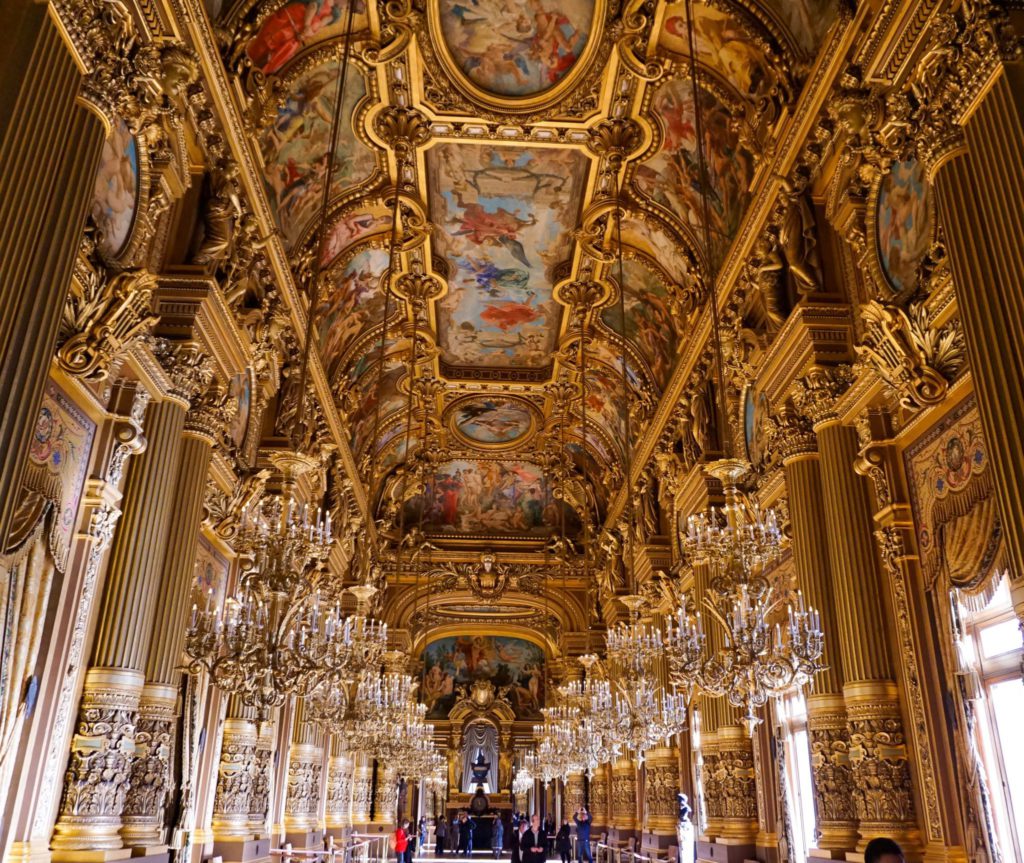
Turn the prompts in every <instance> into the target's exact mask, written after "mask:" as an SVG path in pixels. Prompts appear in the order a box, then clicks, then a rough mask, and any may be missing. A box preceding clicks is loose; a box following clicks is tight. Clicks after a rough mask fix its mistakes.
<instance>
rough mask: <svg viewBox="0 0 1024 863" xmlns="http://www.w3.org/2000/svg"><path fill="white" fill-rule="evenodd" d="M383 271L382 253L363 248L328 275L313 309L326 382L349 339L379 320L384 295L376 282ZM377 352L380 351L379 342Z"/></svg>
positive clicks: (384, 256) (385, 263) (385, 261)
mask: <svg viewBox="0 0 1024 863" xmlns="http://www.w3.org/2000/svg"><path fill="white" fill-rule="evenodd" d="M387 268H388V253H387V252H386V251H384V250H383V249H364V250H362V251H360V252H357V253H356V254H355V255H354V256H353V257H352V259H351V260H350V261H349V262H348V263H347V264H345V265H344V266H343V267H339V268H337V269H335V270H334V271H333V272H332V273H331V274H330V277H329V279H328V283H327V290H326V292H325V296H324V297H323V299H322V300H321V302H320V305H319V306H318V307H317V310H316V314H317V330H318V333H319V337H320V358H321V359H322V360H323V364H324V369H325V370H326V372H327V377H328V379H331V380H333V378H334V375H335V373H336V372H337V370H338V364H339V362H340V361H341V358H342V355H343V354H344V353H345V350H346V349H347V348H348V347H349V345H351V344H352V340H353V339H355V338H356V337H357V336H358V335H359V334H360V333H362V332H363V331H364V330H366V329H367V327H371V326H373V325H374V324H379V323H380V322H381V320H383V317H384V294H383V292H382V291H381V290H380V279H381V276H382V275H383V274H384V273H385V272H386V271H387ZM377 351H378V353H379V351H380V344H379V342H378V343H377ZM367 356H368V358H372V359H371V362H372V361H373V360H375V359H376V357H377V356H378V354H375V353H373V351H372V350H371V351H370V352H369V354H368V355H367Z"/></svg>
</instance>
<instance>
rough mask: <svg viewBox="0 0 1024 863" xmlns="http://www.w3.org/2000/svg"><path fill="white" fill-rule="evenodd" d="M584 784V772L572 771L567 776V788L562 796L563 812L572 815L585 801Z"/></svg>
mask: <svg viewBox="0 0 1024 863" xmlns="http://www.w3.org/2000/svg"><path fill="white" fill-rule="evenodd" d="M584 788H585V786H584V784H583V774H582V773H570V774H569V775H568V776H566V777H565V790H564V792H563V794H564V797H563V798H562V812H564V813H565V814H566V815H567V816H570V815H572V813H573V812H575V811H576V810H577V809H579V808H580V807H581V806H582V805H583V803H584V799H583V798H584Z"/></svg>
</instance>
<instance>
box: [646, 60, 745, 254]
mask: <svg viewBox="0 0 1024 863" xmlns="http://www.w3.org/2000/svg"><path fill="white" fill-rule="evenodd" d="M700 98H701V117H702V121H703V125H704V137H705V154H706V157H707V177H706V178H702V177H701V172H700V166H699V160H698V155H697V130H696V125H695V121H696V114H695V105H694V99H693V88H692V87H691V86H690V82H689V81H687V80H685V79H681V78H677V79H673V80H670V81H668V82H666V83H665V84H662V85H661V87H659V88H658V91H657V92H656V93H655V95H654V100H653V103H652V111H651V113H652V115H653V116H654V117H655V119H656V120H657V121H658V122H659V123H660V125H661V131H662V138H661V144H660V146H659V147H658V151H657V152H656V153H655V154H654V155H653V156H652V157H651V158H650V159H649V160H648V161H647V162H645V163H644V164H642V165H640V166H639V167H638V168H637V172H636V185H637V188H638V189H639V190H640V192H642V193H643V194H644V195H646V196H647V197H648V198H650V199H651V200H652V201H654V202H656V203H658V204H661V205H662V206H664V207H666V208H667V209H668V210H669V211H670V212H671V213H673V214H674V215H675V216H676V218H678V219H679V220H680V221H682V222H683V224H685V225H688V226H689V227H690V228H691V229H693V231H694V233H695V236H697V237H700V236H701V230H702V229H701V219H702V216H701V191H702V190H706V191H707V194H708V200H709V202H710V210H711V228H712V232H713V233H714V234H715V235H717V236H718V237H727V238H731V237H732V236H733V235H734V234H735V233H736V230H737V228H739V224H740V219H741V218H742V217H743V213H744V211H745V210H746V206H747V188H748V186H749V185H750V181H751V178H752V176H753V170H754V163H753V159H752V157H751V155H750V153H749V152H748V151H747V150H746V149H745V148H743V147H741V146H740V142H739V135H738V134H737V133H736V132H735V131H733V130H732V129H731V128H730V117H729V112H728V110H727V109H726V108H725V106H724V105H722V104H720V103H719V102H718V101H717V100H716V99H715V98H714V97H713V96H712V95H710V94H709V93H707V92H705V91H703V90H702V91H701V95H700Z"/></svg>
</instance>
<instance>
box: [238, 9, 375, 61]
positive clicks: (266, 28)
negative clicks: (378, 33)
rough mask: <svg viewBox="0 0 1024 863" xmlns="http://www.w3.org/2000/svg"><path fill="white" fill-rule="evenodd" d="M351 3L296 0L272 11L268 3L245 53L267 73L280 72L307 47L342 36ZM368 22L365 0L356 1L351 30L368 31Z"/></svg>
mask: <svg viewBox="0 0 1024 863" xmlns="http://www.w3.org/2000/svg"><path fill="white" fill-rule="evenodd" d="M348 6H349V4H348V3H347V2H346V0H293V2H290V3H285V4H284V5H281V6H279V7H278V8H276V9H273V11H271V9H272V5H271V4H267V7H265V12H264V15H263V16H262V20H261V22H260V24H259V29H258V30H257V31H256V35H254V36H253V37H252V39H251V40H249V42H248V43H247V44H246V46H245V53H246V55H247V56H248V58H249V60H250V61H251V62H252V64H253V66H254V67H255V68H257V69H258V70H259V71H260V72H262V73H263V74H264V75H272V74H274V73H275V72H279V71H280V70H281V69H282V68H283V67H284V66H285V64H287V63H288V62H289V61H290V60H291V59H292V58H294V57H296V56H297V55H298V54H300V53H301V52H303V51H305V50H306V49H308V48H310V47H312V46H314V45H317V44H319V43H321V42H327V41H328V40H329V39H334V38H336V37H338V36H341V35H343V34H344V32H345V29H346V25H347V24H348V16H349V9H348ZM368 23H369V18H368V16H367V7H366V0H355V8H354V9H353V10H352V30H353V31H354V32H358V31H360V30H365V29H366V27H367V25H368Z"/></svg>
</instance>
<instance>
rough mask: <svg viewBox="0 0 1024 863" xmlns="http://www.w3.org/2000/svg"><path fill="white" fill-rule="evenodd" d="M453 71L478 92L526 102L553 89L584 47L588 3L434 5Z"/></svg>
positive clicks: (531, 0)
mask: <svg viewBox="0 0 1024 863" xmlns="http://www.w3.org/2000/svg"><path fill="white" fill-rule="evenodd" d="M438 12H439V15H440V24H441V32H442V34H443V35H444V39H445V43H446V44H447V46H448V50H449V51H450V52H451V55H452V58H453V59H454V60H455V63H456V65H457V66H458V67H459V68H460V69H461V70H462V71H463V73H464V74H465V75H466V77H467V78H469V79H470V80H471V81H472V82H473V83H474V84H476V85H477V86H479V87H480V88H482V89H484V90H487V91H488V92H490V93H494V94H496V95H499V96H529V95H532V94H534V93H540V92H543V91H544V90H547V89H548V88H550V87H553V86H554V85H555V84H557V83H558V82H559V81H561V80H562V79H563V78H564V77H565V76H566V75H567V74H568V73H569V71H570V70H571V69H572V68H573V66H574V65H575V64H576V61H577V60H578V59H579V57H580V54H581V53H582V52H583V49H584V48H585V47H586V45H587V40H588V39H589V37H590V31H591V27H592V21H593V17H594V0H521V1H520V2H510V0H440V3H439V7H438Z"/></svg>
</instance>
